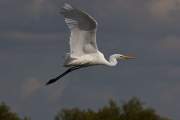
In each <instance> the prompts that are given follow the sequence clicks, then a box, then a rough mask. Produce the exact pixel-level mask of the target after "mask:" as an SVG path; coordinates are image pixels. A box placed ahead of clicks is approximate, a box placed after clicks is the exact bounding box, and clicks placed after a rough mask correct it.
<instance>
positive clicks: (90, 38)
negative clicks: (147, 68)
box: [46, 3, 135, 85]
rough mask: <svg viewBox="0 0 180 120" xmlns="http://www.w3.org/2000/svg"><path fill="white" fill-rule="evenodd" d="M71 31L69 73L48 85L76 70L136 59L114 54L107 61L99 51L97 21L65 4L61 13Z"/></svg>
mask: <svg viewBox="0 0 180 120" xmlns="http://www.w3.org/2000/svg"><path fill="white" fill-rule="evenodd" d="M60 13H61V14H62V15H63V16H64V18H65V22H66V24H67V26H68V27H69V29H70V31H71V35H70V53H67V56H66V59H65V63H64V66H65V67H69V69H68V70H67V71H65V72H64V73H62V74H61V75H59V76H57V77H56V78H53V79H51V80H49V81H48V82H47V83H46V85H49V84H51V83H54V82H56V81H57V80H59V79H60V78H62V77H63V76H64V75H66V74H68V73H69V72H72V71H74V70H76V69H80V68H83V67H88V66H94V65H107V66H115V65H116V64H117V63H118V62H117V61H118V60H127V59H133V58H135V57H132V56H126V55H122V54H113V55H111V56H110V58H109V61H107V60H106V59H105V57H104V55H103V54H102V53H101V52H100V51H99V50H98V47H97V44H96V30H97V22H96V20H95V19H94V18H93V17H92V16H90V15H88V14H87V13H86V12H84V11H82V10H80V9H77V8H74V7H72V6H71V5H69V4H67V3H65V4H64V6H63V7H62V9H61V12H60Z"/></svg>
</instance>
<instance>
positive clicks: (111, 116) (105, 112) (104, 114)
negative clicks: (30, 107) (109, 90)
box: [55, 98, 170, 120]
mask: <svg viewBox="0 0 180 120" xmlns="http://www.w3.org/2000/svg"><path fill="white" fill-rule="evenodd" d="M55 120H170V119H168V118H164V117H161V116H159V115H158V114H157V113H156V112H155V110H154V109H152V108H149V107H145V106H144V104H142V103H141V102H140V101H139V100H138V99H137V98H132V99H130V100H129V101H128V102H125V103H123V104H122V105H117V103H116V102H115V101H113V100H110V101H109V104H108V105H107V106H104V107H103V108H101V109H99V110H98V111H93V110H91V109H88V110H81V109H79V108H72V109H63V110H61V111H60V112H59V113H58V114H57V116H56V117H55Z"/></svg>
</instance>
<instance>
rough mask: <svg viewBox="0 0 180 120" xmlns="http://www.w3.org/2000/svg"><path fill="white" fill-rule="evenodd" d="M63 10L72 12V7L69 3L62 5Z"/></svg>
mask: <svg viewBox="0 0 180 120" xmlns="http://www.w3.org/2000/svg"><path fill="white" fill-rule="evenodd" d="M63 8H64V9H66V10H72V9H73V7H72V6H71V5H70V4H69V3H64V5H63Z"/></svg>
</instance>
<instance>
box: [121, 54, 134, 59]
mask: <svg viewBox="0 0 180 120" xmlns="http://www.w3.org/2000/svg"><path fill="white" fill-rule="evenodd" d="M135 58H136V57H134V56H129V55H128V56H127V55H123V59H124V60H129V59H135Z"/></svg>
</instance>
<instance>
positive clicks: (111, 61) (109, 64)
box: [106, 54, 121, 66]
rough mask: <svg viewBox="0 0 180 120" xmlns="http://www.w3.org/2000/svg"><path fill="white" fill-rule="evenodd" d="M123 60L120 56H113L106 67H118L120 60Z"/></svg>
mask: <svg viewBox="0 0 180 120" xmlns="http://www.w3.org/2000/svg"><path fill="white" fill-rule="evenodd" d="M120 58H121V55H120V54H113V55H111V56H110V57H109V61H107V62H108V63H107V64H106V65H108V66H116V65H117V63H118V60H119V59H120Z"/></svg>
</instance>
